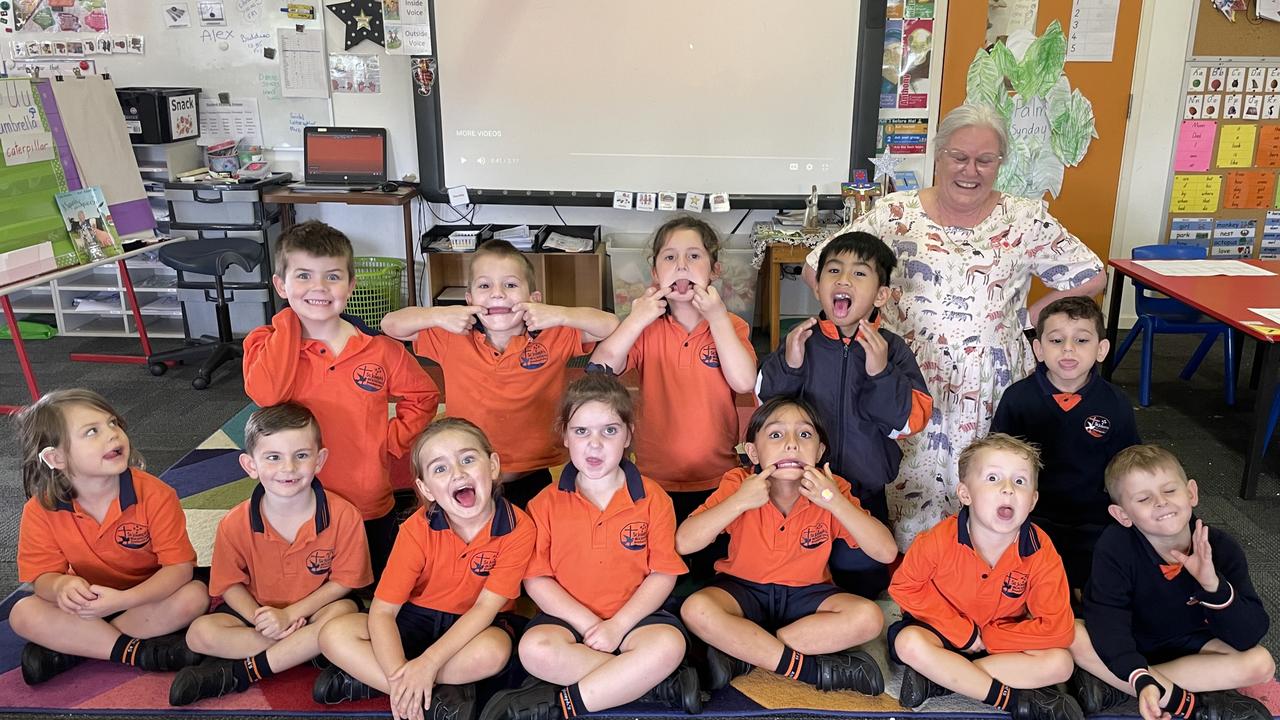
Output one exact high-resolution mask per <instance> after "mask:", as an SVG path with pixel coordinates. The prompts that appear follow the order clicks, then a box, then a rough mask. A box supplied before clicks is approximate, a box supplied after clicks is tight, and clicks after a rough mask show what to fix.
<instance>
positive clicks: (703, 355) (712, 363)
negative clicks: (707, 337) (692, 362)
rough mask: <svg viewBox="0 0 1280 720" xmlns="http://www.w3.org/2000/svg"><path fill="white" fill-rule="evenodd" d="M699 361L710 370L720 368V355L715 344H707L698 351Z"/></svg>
mask: <svg viewBox="0 0 1280 720" xmlns="http://www.w3.org/2000/svg"><path fill="white" fill-rule="evenodd" d="M698 359H699V360H701V361H702V364H703V365H706V366H707V367H709V368H718V367H720V353H718V352H716V346H715V343H707V344H706V345H703V346H702V349H701V350H699V351H698Z"/></svg>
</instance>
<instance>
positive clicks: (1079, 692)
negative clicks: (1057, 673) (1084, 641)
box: [1068, 667, 1131, 715]
mask: <svg viewBox="0 0 1280 720" xmlns="http://www.w3.org/2000/svg"><path fill="white" fill-rule="evenodd" d="M1068 686H1069V687H1070V688H1071V692H1072V694H1073V695H1075V696H1076V700H1078V701H1079V702H1080V708H1081V709H1082V710H1084V713H1085V714H1086V715H1094V714H1097V713H1100V712H1103V711H1104V710H1110V709H1111V708H1113V707H1115V706H1117V705H1119V704H1120V703H1122V702H1124V701H1125V700H1128V699H1129V698H1130V697H1131V696H1130V695H1129V694H1128V693H1126V692H1122V691H1120V690H1117V689H1115V688H1113V687H1111V686H1110V685H1108V684H1107V683H1105V682H1103V681H1102V678H1099V677H1098V676H1097V675H1094V674H1093V673H1091V672H1088V671H1086V670H1084V669H1083V668H1079V667H1077V668H1076V669H1075V672H1073V673H1071V680H1070V681H1069V683H1068Z"/></svg>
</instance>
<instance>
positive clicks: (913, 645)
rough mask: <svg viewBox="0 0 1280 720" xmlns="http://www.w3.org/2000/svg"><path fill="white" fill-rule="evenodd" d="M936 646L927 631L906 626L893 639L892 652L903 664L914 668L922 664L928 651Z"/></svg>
mask: <svg viewBox="0 0 1280 720" xmlns="http://www.w3.org/2000/svg"><path fill="white" fill-rule="evenodd" d="M936 647H937V645H936V644H935V643H934V642H933V641H932V638H931V637H929V631H927V630H922V629H920V628H918V627H913V626H910V625H908V626H907V627H904V628H902V630H901V631H900V632H898V636H897V637H896V638H894V639H893V650H894V652H895V653H896V654H897V655H898V659H899V660H901V661H902V662H903V663H904V664H906V665H910V666H912V667H915V666H916V665H917V664H919V663H921V662H923V661H924V660H925V658H926V655H927V653H928V652H929V651H930V650H933V649H936Z"/></svg>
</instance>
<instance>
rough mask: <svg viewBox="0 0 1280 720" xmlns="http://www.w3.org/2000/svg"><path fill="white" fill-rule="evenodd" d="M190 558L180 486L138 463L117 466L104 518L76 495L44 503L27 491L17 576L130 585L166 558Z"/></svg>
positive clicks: (172, 561)
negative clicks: (115, 487) (49, 505)
mask: <svg viewBox="0 0 1280 720" xmlns="http://www.w3.org/2000/svg"><path fill="white" fill-rule="evenodd" d="M195 561H196V551H195V549H194V548H192V547H191V541H190V540H188V539H187V516H186V515H184V514H183V512H182V505H180V504H179V503H178V493H176V492H174V490H173V488H171V487H169V486H168V485H166V484H165V482H164V481H163V480H161V479H160V478H158V477H156V476H155V475H152V474H151V473H148V472H146V471H144V470H139V469H138V468H129V469H128V470H125V471H124V472H122V473H120V497H118V498H117V499H115V500H113V501H112V502H111V506H110V507H109V508H107V514H106V516H105V517H103V519H102V522H101V523H99V522H98V521H97V520H94V519H93V517H91V516H90V515H89V514H88V513H86V512H84V511H83V510H81V509H80V503H78V502H76V501H75V500H72V501H71V502H70V503H58V506H57V507H56V508H55V509H53V510H46V509H44V508H43V507H41V506H40V503H39V502H38V501H37V500H36V499H35V498H31V499H30V500H27V504H26V505H25V506H24V507H23V508H22V522H21V524H20V526H19V528H18V581H19V582H35V580H36V578H38V577H40V576H41V575H44V574H45V573H64V574H69V575H76V576H78V577H82V578H84V579H85V580H87V581H88V582H89V584H91V585H103V586H106V587H109V588H114V589H116V590H128V589H129V588H131V587H133V586H134V585H137V584H138V583H140V582H142V581H143V580H146V579H148V578H150V577H151V576H152V575H154V574H155V572H156V571H157V570H159V569H160V568H161V567H163V566H166V565H180V564H182V563H194V562H195Z"/></svg>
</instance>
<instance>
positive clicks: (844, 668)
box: [809, 650, 884, 696]
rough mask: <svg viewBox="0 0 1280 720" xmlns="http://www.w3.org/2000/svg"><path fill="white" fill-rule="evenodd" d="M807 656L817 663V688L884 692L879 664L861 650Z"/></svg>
mask: <svg viewBox="0 0 1280 720" xmlns="http://www.w3.org/2000/svg"><path fill="white" fill-rule="evenodd" d="M809 657H810V659H812V660H813V661H814V662H816V663H817V664H818V685H817V687H818V689H819V690H853V691H855V692H860V693H862V694H863V695H872V696H874V695H879V694H880V693H882V692H884V675H883V674H882V673H881V672H880V666H879V665H877V664H876V661H875V660H872V659H871V656H870V655H868V654H866V653H864V652H862V651H861V650H844V651H842V652H838V653H829V654H827V655H811V656H809Z"/></svg>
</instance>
